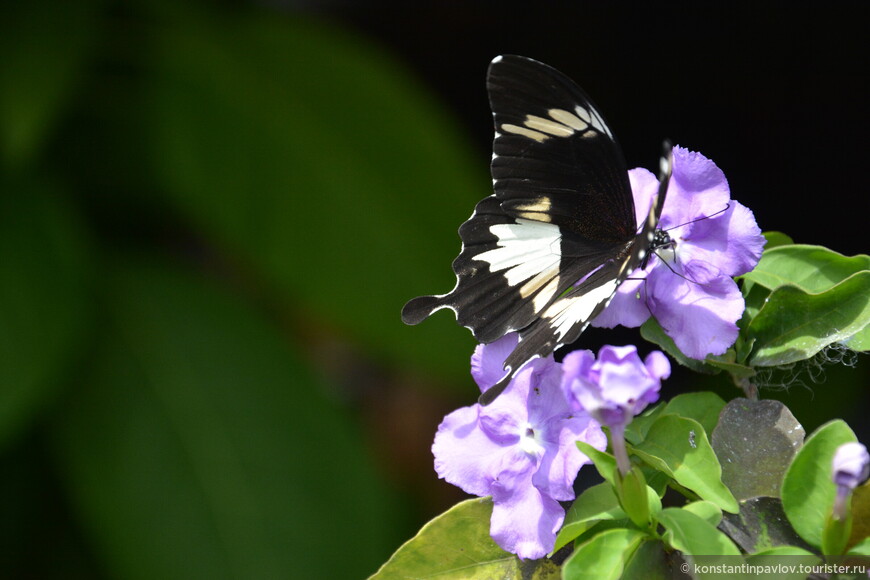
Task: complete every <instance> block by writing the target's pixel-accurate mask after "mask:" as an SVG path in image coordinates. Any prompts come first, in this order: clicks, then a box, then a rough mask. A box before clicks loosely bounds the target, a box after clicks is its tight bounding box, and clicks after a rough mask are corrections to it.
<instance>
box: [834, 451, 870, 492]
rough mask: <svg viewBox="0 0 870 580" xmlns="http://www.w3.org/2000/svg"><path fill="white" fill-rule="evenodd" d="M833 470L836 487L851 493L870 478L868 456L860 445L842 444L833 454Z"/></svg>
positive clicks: (869, 457)
mask: <svg viewBox="0 0 870 580" xmlns="http://www.w3.org/2000/svg"><path fill="white" fill-rule="evenodd" d="M833 468H834V473H833V479H834V483H835V484H837V487H840V488H845V489H848V490H849V491H851V490H853V489H855V488H856V487H858V485H859V484H860V483H861V482H862V481H864V480H865V479H867V477H868V476H870V454H868V453H867V448H866V447H864V446H863V445H862V444H860V443H857V442H852V443H844V444H842V445H840V446H839V447H837V452H836V453H834V461H833Z"/></svg>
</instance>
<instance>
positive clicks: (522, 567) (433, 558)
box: [371, 498, 559, 580]
mask: <svg viewBox="0 0 870 580" xmlns="http://www.w3.org/2000/svg"><path fill="white" fill-rule="evenodd" d="M491 515H492V500H490V499H489V498H481V499H470V500H467V501H464V502H462V503H459V504H457V505H455V506H453V507H452V508H450V509H449V510H448V511H446V512H444V513H443V514H441V515H440V516H438V517H437V518H435V519H433V520H432V521H430V522H429V523H427V524H426V525H425V526H423V528H422V529H421V530H420V531H419V532H418V533H417V535H416V536H414V537H413V538H411V539H410V540H408V541H407V542H405V544H404V545H403V546H402V547H401V548H399V549H398V551H396V553H395V554H393V556H392V557H391V558H390V559H389V561H387V563H386V564H384V565H383V566H382V567H381V569H380V570H378V572H377V573H376V574H375V575H374V576H372V577H371V580H392V579H393V578H395V579H399V578H445V579H457V580H463V579H465V578H468V579H470V580H474V579H481V580H483V579H485V578H521V577H532V573H534V577H535V578H541V579H542V580H544V579H548V578H553V579H554V580H555V579H556V578H558V577H559V571H558V567H557V566H556V565H555V564H553V563H552V562H549V561H548V560H539V561H527V562H523V561H522V560H520V559H519V558H517V557H516V556H514V555H513V554H510V553H508V552H505V551H504V550H502V549H501V548H499V547H498V546H497V545H496V543H495V542H494V541H493V540H492V538H491V537H490V536H489V520H490V516H491ZM527 574H528V576H527Z"/></svg>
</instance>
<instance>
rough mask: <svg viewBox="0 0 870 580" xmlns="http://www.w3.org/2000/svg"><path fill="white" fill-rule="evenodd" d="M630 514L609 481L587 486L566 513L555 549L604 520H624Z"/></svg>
mask: <svg viewBox="0 0 870 580" xmlns="http://www.w3.org/2000/svg"><path fill="white" fill-rule="evenodd" d="M627 517H628V516H627V515H625V512H624V511H622V508H620V507H619V501H618V500H617V499H616V494H614V493H613V486H612V485H610V484H609V483H607V482H604V483H599V484H598V485H593V486H592V487H590V488H587V489H585V490H584V491H583V493H581V494H580V496H579V497H577V499H575V500H574V503H573V504H571V508H570V509H569V510H568V512H567V513H566V514H565V521H564V522H563V523H562V529H561V530H559V535H558V536H556V544H555V546H554V547H553V551H554V552H556V551H558V550H559V549H560V548H561V547H562V546H565V545H567V544H568V542H571V541H572V540H574V539H575V538H577V537H578V536H579V535H580V534H582V533H584V532H585V531H586V530H588V529H590V528H592V526H594V525H595V524H597V523H598V522H600V521H604V520H609V521H613V520H622V519H626V518H627Z"/></svg>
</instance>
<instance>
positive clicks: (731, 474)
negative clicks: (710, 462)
mask: <svg viewBox="0 0 870 580" xmlns="http://www.w3.org/2000/svg"><path fill="white" fill-rule="evenodd" d="M805 434H806V433H805V432H804V428H803V426H801V424H800V423H798V421H797V419H795V417H794V415H792V413H791V411H790V410H789V409H788V407H786V406H785V405H783V404H782V403H780V402H779V401H774V400H770V399H766V400H762V401H752V400H750V399H742V398H741V399H734V400H732V401H729V402H728V404H727V405H726V406H725V408H724V410H723V411H722V415H721V419H720V421H719V425H718V426H717V427H716V429H715V430H714V431H713V434H712V437H711V439H712V445H713V450H714V451H715V452H716V456H717V457H718V458H719V463H720V464H721V465H722V481H723V482H724V483H725V485H727V486H728V489H730V490H731V493H733V494H734V497H736V498H737V499H738V500H745V499H749V498H753V497H760V496H768V497H779V494H780V486H781V485H782V479H783V477H784V475H785V472H786V470H787V469H788V467H789V465H791V462H792V459H793V458H794V455H795V453H797V451H798V449H800V446H801V445H802V444H803V441H804V436H805Z"/></svg>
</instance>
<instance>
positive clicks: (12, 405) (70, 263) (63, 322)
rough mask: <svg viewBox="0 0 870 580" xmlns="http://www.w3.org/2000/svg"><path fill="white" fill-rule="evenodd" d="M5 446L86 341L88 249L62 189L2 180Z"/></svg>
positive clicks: (1, 439) (0, 390)
mask: <svg viewBox="0 0 870 580" xmlns="http://www.w3.org/2000/svg"><path fill="white" fill-rule="evenodd" d="M0 191H2V194H0V271H2V283H0V448H3V447H5V446H6V445H7V444H8V443H9V441H10V439H11V438H12V437H14V436H15V434H17V433H19V432H20V431H21V430H22V428H24V427H25V426H26V425H27V424H28V423H29V422H30V421H32V420H33V419H34V418H35V417H36V416H37V414H38V412H39V411H40V410H41V409H43V408H44V407H45V406H46V405H47V404H48V403H49V402H50V401H51V400H52V398H53V397H54V396H55V395H56V394H57V393H58V391H59V389H60V387H61V385H63V384H65V383H67V382H68V376H67V375H68V374H69V372H70V371H71V370H72V369H71V364H72V363H73V361H74V359H75V358H76V357H77V356H79V355H81V353H82V352H83V349H84V348H85V347H86V346H87V340H88V336H89V330H90V322H91V320H90V314H91V301H90V300H89V292H88V290H89V288H88V283H87V278H88V275H89V274H90V271H89V263H88V258H89V256H88V254H89V248H88V243H87V241H86V238H85V234H84V230H83V228H82V225H81V224H80V223H79V218H78V216H77V215H76V213H75V212H74V211H73V209H72V208H71V207H69V206H68V205H67V204H66V203H64V200H63V197H62V193H63V192H62V191H60V190H58V189H56V188H55V187H53V186H49V185H46V184H37V183H34V182H30V181H14V182H13V181H8V180H5V179H4V180H2V183H0Z"/></svg>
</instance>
